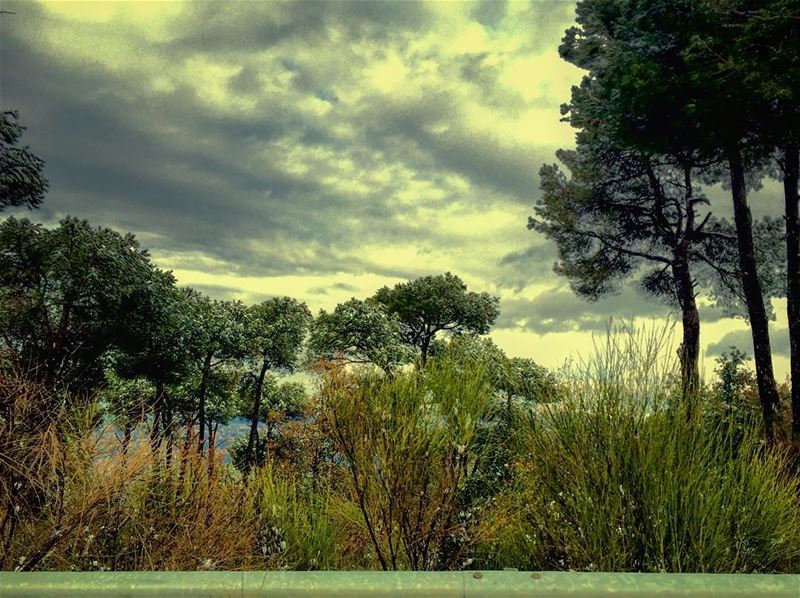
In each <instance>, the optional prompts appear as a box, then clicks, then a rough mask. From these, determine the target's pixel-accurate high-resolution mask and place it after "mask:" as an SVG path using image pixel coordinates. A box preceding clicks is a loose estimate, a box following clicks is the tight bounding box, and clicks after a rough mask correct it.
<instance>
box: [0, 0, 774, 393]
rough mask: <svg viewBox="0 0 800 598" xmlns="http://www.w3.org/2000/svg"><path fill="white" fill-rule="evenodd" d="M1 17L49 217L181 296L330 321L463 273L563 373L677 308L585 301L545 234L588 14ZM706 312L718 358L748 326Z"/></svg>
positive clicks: (51, 6)
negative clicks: (539, 216)
mask: <svg viewBox="0 0 800 598" xmlns="http://www.w3.org/2000/svg"><path fill="white" fill-rule="evenodd" d="M370 6H371V7H370ZM2 7H3V8H4V9H8V10H13V11H14V12H16V13H17V14H16V15H12V16H9V17H8V18H6V16H5V15H4V18H3V20H2V22H0V25H2V27H3V30H2V33H3V36H4V44H2V52H3V73H4V74H3V98H2V99H3V109H7V108H8V107H14V108H18V109H19V110H20V113H21V117H22V119H23V122H24V124H26V125H28V127H29V131H28V132H27V133H26V143H29V144H30V145H31V147H32V148H33V149H34V150H35V151H37V152H39V153H40V154H42V155H43V156H44V157H45V158H46V159H47V163H48V171H47V174H48V176H49V177H50V179H51V191H50V195H49V197H48V199H47V200H46V206H45V208H44V209H43V210H42V211H41V214H39V215H38V216H37V217H39V218H41V219H43V220H45V221H48V222H54V221H55V220H57V219H58V218H60V217H62V216H64V215H65V214H67V213H72V214H77V215H80V216H83V217H87V218H89V219H90V220H92V221H93V222H95V223H97V224H107V225H111V226H115V227H117V228H119V229H123V230H132V231H133V232H135V233H136V234H137V236H138V238H139V239H140V240H141V241H142V243H143V245H145V246H146V247H149V248H151V252H152V254H153V256H154V259H155V260H156V262H157V263H158V264H159V265H161V266H162V267H165V268H170V269H173V270H174V272H175V274H176V276H177V278H178V280H179V282H180V283H182V284H186V285H192V286H198V287H199V288H201V289H203V290H206V291H207V292H212V293H215V294H218V295H220V296H228V297H238V298H242V299H244V300H247V301H256V300H259V299H260V298H263V297H264V296H267V295H283V294H286V295H292V296H296V297H299V298H302V299H303V300H305V301H306V302H307V303H308V305H309V307H310V308H311V309H312V310H315V311H316V310H318V309H320V308H325V309H330V308H332V307H333V306H334V305H335V304H336V303H337V302H340V301H344V300H346V299H348V298H350V297H351V296H357V297H363V296H367V295H370V294H372V293H373V292H374V291H375V290H376V289H377V288H378V287H380V286H382V285H384V284H393V283H395V282H398V281H400V280H404V279H407V278H409V277H412V276H418V275H422V274H430V273H440V272H444V271H447V270H449V271H452V272H454V273H456V274H458V275H460V276H461V277H462V278H463V279H464V280H465V281H466V282H467V284H468V285H469V287H470V288H471V289H473V290H481V291H483V290H485V291H489V292H491V293H494V294H496V295H498V296H500V297H501V311H502V310H504V308H505V309H506V312H507V313H510V312H509V310H512V309H513V313H514V317H513V318H512V319H511V320H504V321H503V322H504V323H503V327H499V328H496V329H495V330H494V331H493V332H492V337H493V338H494V339H495V340H496V342H497V343H498V344H499V345H500V346H501V347H503V348H504V349H505V350H506V351H507V352H508V353H509V354H511V355H524V356H530V357H533V358H534V359H535V360H536V361H538V362H540V363H542V364H544V365H547V366H558V365H561V364H562V363H563V362H564V361H565V360H566V359H567V358H568V357H569V356H570V355H571V354H574V353H575V352H576V351H584V352H586V351H590V350H591V334H592V333H593V332H594V333H598V332H600V331H601V330H602V322H603V321H605V319H606V318H607V316H609V315H614V316H616V317H624V318H629V317H631V316H634V315H637V314H638V315H640V317H641V318H643V319H644V320H647V321H650V320H652V319H653V318H655V319H656V320H657V321H661V320H662V319H663V317H664V316H665V315H666V313H667V312H666V310H661V311H658V308H647V307H646V303H645V301H644V300H643V299H642V298H640V297H638V296H637V295H636V293H635V292H633V291H632V290H630V289H627V290H625V289H623V293H622V296H621V297H622V299H618V300H616V302H613V309H612V307H611V306H612V303H604V302H600V303H598V304H595V305H587V304H580V303H575V304H573V303H569V301H568V293H569V291H568V288H567V285H566V282H565V281H563V280H561V279H559V278H558V277H556V276H555V275H554V274H553V273H552V271H551V265H552V262H553V259H554V250H553V248H552V247H550V246H549V244H548V242H547V241H546V240H544V239H543V238H540V237H537V236H536V234H534V233H532V232H530V231H528V230H527V229H526V222H527V217H528V215H529V214H531V213H532V207H533V204H534V202H535V200H536V198H537V197H538V193H539V189H538V177H537V175H536V172H537V171H538V168H539V166H540V165H541V164H542V163H543V162H552V161H554V152H555V150H556V149H557V148H559V147H569V146H571V145H572V143H573V136H574V132H573V130H571V129H570V127H569V126H568V125H567V124H565V123H562V122H560V114H559V105H560V104H561V103H562V102H566V101H568V99H569V94H570V87H571V86H572V85H574V84H576V83H578V82H579V80H580V77H581V72H580V71H579V70H578V69H576V68H574V67H573V66H571V65H569V64H567V63H566V62H564V61H563V60H561V59H560V58H559V56H558V51H557V47H558V43H559V40H560V38H561V36H562V35H563V31H564V29H565V28H566V27H568V26H569V25H570V24H571V22H572V20H573V19H574V6H573V4H571V3H570V2H561V1H557V0H553V1H547V0H542V1H534V2H532V3H528V2H508V3H507V4H505V5H504V4H503V3H492V2H490V3H463V2H431V3H427V4H423V5H416V4H412V3H406V2H395V3H390V4H375V3H366V2H365V3H349V4H342V3H333V2H331V3H325V4H321V5H311V4H308V3H302V2H295V3H288V4H279V3H268V2H250V3H200V2H196V3H181V2H113V3H109V2H46V3H34V2H20V3H15V2H5V1H4V2H3V3H2ZM94 181H99V182H94ZM89 183H91V184H89ZM770 190H773V191H774V187H770V186H768V187H766V188H765V191H763V192H762V195H764V198H762V199H759V200H758V201H761V202H762V203H766V202H770V201H774V200H775V198H773V197H772V196H771V195H770V193H771V191H770ZM754 201H756V200H755V199H754ZM526 252H527V253H526ZM559 297H564V298H565V300H564V301H563V302H562V301H560V300H559ZM544 299H547V303H546V304H547V306H548V307H547V308H546V309H545V308H544V307H542V306H543V305H545V301H544ZM561 304H563V305H564V310H565V311H563V312H560V311H559V306H560V305H561ZM567 304H568V305H569V306H572V307H570V308H569V310H567V307H566V306H567ZM626 305H630V310H629V311H627V312H626V307H625V306H626ZM526 306H530V309H529V310H528V311H526V309H527V308H526ZM642 306H645V307H644V308H643V307H642ZM775 306H776V311H777V314H778V318H777V321H776V322H775V323H774V328H775V330H776V331H778V335H780V331H781V330H785V328H786V317H785V309H784V304H783V302H780V301H779V302H776V303H775ZM641 309H645V311H646V312H647V313H644V314H642V313H641ZM706 313H708V314H711V313H712V312H711V311H706V310H704V311H703V312H701V316H702V315H703V314H706ZM525 314H535V317H536V318H540V319H542V320H543V322H544V321H545V320H546V322H544V323H543V322H534V323H531V321H530V317H528V318H526V316H525ZM708 320H709V321H707V322H706V323H705V324H704V325H703V329H702V338H703V345H704V347H707V346H709V345H711V344H714V343H717V342H719V341H720V340H721V339H723V337H725V336H726V335H727V334H730V333H735V332H737V331H744V330H746V325H745V324H744V323H743V322H742V321H740V320H731V319H719V317H718V316H714V317H711V318H708ZM729 338H733V337H729ZM775 365H776V370H777V372H778V375H779V377H780V378H781V379H782V378H783V377H784V376H785V375H786V372H787V370H788V360H787V358H786V357H785V356H784V355H777V356H776V357H775ZM704 366H705V370H706V372H707V373H710V372H711V371H712V370H713V356H708V357H706V358H705V360H704Z"/></svg>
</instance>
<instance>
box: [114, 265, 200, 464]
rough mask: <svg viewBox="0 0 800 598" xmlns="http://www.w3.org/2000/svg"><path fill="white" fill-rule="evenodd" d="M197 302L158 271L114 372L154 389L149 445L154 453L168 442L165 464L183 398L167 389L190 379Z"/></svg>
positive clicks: (191, 293) (192, 293) (130, 325)
mask: <svg viewBox="0 0 800 598" xmlns="http://www.w3.org/2000/svg"><path fill="white" fill-rule="evenodd" d="M195 297H196V293H195V291H193V290H192V289H188V288H177V287H175V284H174V278H173V276H172V274H171V273H167V272H160V271H159V272H157V276H155V277H154V279H153V281H152V282H151V284H150V287H149V289H148V293H147V295H146V297H145V301H144V304H145V309H144V310H142V313H140V314H139V316H140V317H137V318H130V319H129V320H128V321H127V322H126V325H127V327H128V333H127V335H126V337H125V339H124V340H123V342H122V343H121V344H120V349H121V350H122V352H121V353H120V354H119V356H118V358H117V360H116V362H115V368H116V370H117V371H118V372H119V373H120V374H122V375H123V376H126V377H132V378H135V377H144V378H146V379H147V380H149V381H150V383H151V384H152V385H153V387H154V388H155V393H154V396H153V402H152V405H151V410H152V414H153V422H152V427H151V430H150V440H151V443H152V445H153V446H154V448H155V447H159V446H161V443H162V440H164V439H165V438H166V440H167V456H166V458H167V460H168V461H169V459H170V458H171V448H172V445H173V441H174V433H175V426H176V421H175V415H176V413H179V412H181V411H185V410H186V409H185V400H183V397H182V396H181V394H180V393H170V392H169V388H168V387H169V386H170V385H177V384H180V383H181V382H182V381H183V379H184V378H185V377H186V376H188V375H190V373H191V371H192V366H193V359H192V358H193V356H194V355H196V354H197V353H198V348H197V346H196V344H194V342H193V341H194V340H195V337H194V334H193V333H194V331H195V325H194V320H193V315H194V313H193V301H194V300H195Z"/></svg>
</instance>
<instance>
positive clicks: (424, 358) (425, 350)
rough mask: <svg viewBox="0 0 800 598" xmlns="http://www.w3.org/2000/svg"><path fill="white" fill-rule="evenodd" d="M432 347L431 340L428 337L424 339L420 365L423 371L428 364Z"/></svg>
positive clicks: (421, 347)
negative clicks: (429, 351)
mask: <svg viewBox="0 0 800 598" xmlns="http://www.w3.org/2000/svg"><path fill="white" fill-rule="evenodd" d="M430 346H431V338H430V337H429V336H426V337H424V338H423V339H422V345H421V346H420V354H421V356H420V364H421V369H424V368H425V364H426V363H428V350H429V349H430Z"/></svg>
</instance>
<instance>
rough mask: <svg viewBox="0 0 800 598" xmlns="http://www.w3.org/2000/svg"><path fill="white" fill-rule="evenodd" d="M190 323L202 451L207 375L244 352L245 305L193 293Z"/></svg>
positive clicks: (242, 355)
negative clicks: (196, 380) (197, 377)
mask: <svg viewBox="0 0 800 598" xmlns="http://www.w3.org/2000/svg"><path fill="white" fill-rule="evenodd" d="M191 309H192V320H193V323H194V326H193V336H194V339H193V346H194V347H195V348H196V349H197V352H196V353H195V354H194V355H193V358H194V360H195V366H196V367H197V368H198V370H199V372H200V380H199V383H198V385H197V387H196V388H197V391H196V393H197V422H198V429H199V435H198V436H199V447H200V450H203V447H204V445H205V438H206V427H207V426H206V424H207V422H210V421H211V419H209V418H208V417H207V413H206V398H207V394H208V387H209V383H210V378H211V377H212V376H213V374H214V371H215V370H217V369H219V368H220V367H221V366H224V365H226V364H230V363H231V361H232V360H236V359H238V358H243V357H244V356H245V355H246V347H245V320H246V308H245V307H244V305H243V304H242V303H241V302H238V301H218V300H214V299H210V298H209V297H207V296H205V295H202V294H199V293H198V294H196V295H195V296H194V297H193V300H192V302H191Z"/></svg>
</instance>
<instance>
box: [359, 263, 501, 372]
mask: <svg viewBox="0 0 800 598" xmlns="http://www.w3.org/2000/svg"><path fill="white" fill-rule="evenodd" d="M375 300H376V301H378V302H379V303H381V304H382V305H384V306H385V307H386V309H387V310H388V311H389V313H392V314H395V315H396V316H397V317H398V318H399V320H400V322H401V324H402V339H403V341H404V342H406V343H407V344H409V345H411V346H413V347H416V348H417V349H419V351H420V356H421V364H422V366H423V367H424V366H425V363H426V362H427V360H428V351H429V349H430V346H431V342H432V341H433V340H434V338H435V337H436V335H437V333H439V332H442V331H447V332H452V333H462V332H474V333H477V334H485V333H487V332H488V331H489V327H490V326H491V325H492V324H493V323H494V321H495V320H496V319H497V316H498V315H499V313H500V312H499V310H498V303H499V299H498V298H497V297H492V296H491V295H489V294H488V293H475V292H468V291H467V285H465V284H464V283H463V282H462V281H461V279H460V278H459V277H458V276H454V275H453V274H451V273H450V272H447V273H445V274H440V275H438V276H423V277H421V278H417V279H416V280H411V281H408V282H404V283H399V284H396V285H395V286H394V287H393V288H391V289H390V288H389V287H383V288H382V289H379V290H378V292H377V293H376V294H375Z"/></svg>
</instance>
